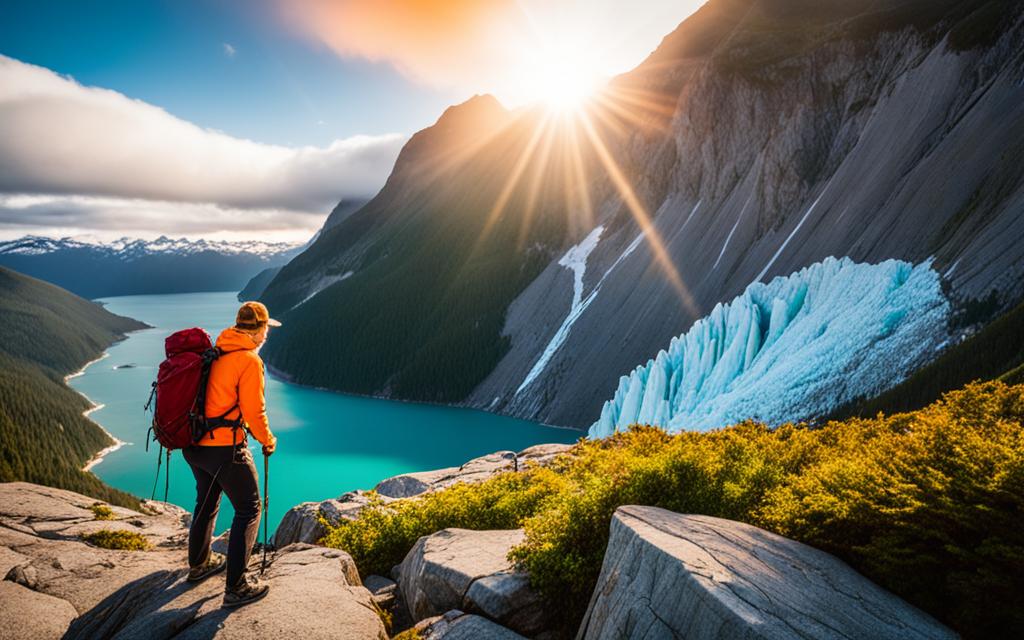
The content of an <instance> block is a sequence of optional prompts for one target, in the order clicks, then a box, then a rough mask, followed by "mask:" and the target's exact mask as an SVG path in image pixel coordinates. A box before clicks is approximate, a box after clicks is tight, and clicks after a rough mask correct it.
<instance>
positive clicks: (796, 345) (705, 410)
mask: <svg viewBox="0 0 1024 640" xmlns="http://www.w3.org/2000/svg"><path fill="white" fill-rule="evenodd" d="M949 311H950V307H949V303H948V301H947V300H946V298H945V296H944V295H943V294H942V290H941V288H940V282H939V274H938V273H937V272H936V271H935V270H933V269H932V266H931V261H930V260H929V261H927V262H925V263H922V264H919V265H917V266H913V265H911V264H909V263H907V262H902V261H898V260H887V261H885V262H882V263H880V264H863V263H855V262H853V261H852V260H851V259H849V258H842V259H836V258H833V257H829V258H826V259H825V260H823V261H822V262H819V263H815V264H813V265H811V266H809V267H806V268H804V269H801V270H800V271H798V272H796V273H793V274H791V275H790V276H787V277H782V276H779V277H776V278H774V279H773V280H772V281H771V282H769V283H767V284H764V283H761V282H754V283H753V284H751V285H749V286H748V287H747V289H746V290H745V291H744V292H743V293H742V294H741V295H739V296H737V297H736V298H735V299H733V300H732V301H731V302H729V303H728V304H721V303H719V304H718V305H716V306H715V308H714V309H713V310H712V311H711V313H710V314H709V315H707V316H705V317H704V318H701V319H700V320H698V321H697V322H695V323H694V324H693V326H692V327H691V328H690V330H689V331H687V332H686V333H684V334H683V335H681V336H678V337H676V338H673V339H672V341H671V343H670V344H669V347H668V350H667V351H666V350H663V351H661V352H660V353H658V355H657V356H656V357H655V358H654V359H653V360H649V361H648V362H647V364H646V365H644V366H639V367H637V368H636V369H635V370H634V371H633V372H632V373H631V374H630V375H628V376H623V377H622V378H620V380H619V386H618V389H617V390H616V392H615V396H614V398H612V399H611V400H609V401H608V402H606V403H605V404H604V407H603V408H602V410H601V416H600V418H599V419H598V420H597V422H595V423H594V424H593V426H591V428H590V433H589V435H590V437H603V436H607V435H609V434H611V433H614V432H615V431H617V430H620V429H623V428H625V427H627V426H628V425H630V424H634V423H642V424H653V425H658V426H661V427H665V428H666V429H668V430H669V431H680V430H699V431H703V430H707V429H712V428H715V427H721V426H725V425H728V424H731V423H734V422H737V421H740V420H743V419H746V418H754V419H757V420H761V421H764V422H767V423H769V424H779V423H782V422H785V421H787V420H798V419H802V418H807V417H813V416H818V415H822V414H824V413H826V412H828V411H829V410H831V409H833V408H835V407H836V406H838V405H841V404H843V403H845V402H847V401H849V400H852V399H853V398H855V397H857V396H859V395H863V394H872V393H877V392H879V391H882V390H884V389H886V388H888V387H891V386H892V385H894V384H896V383H898V382H899V381H900V380H902V379H903V378H904V377H905V376H906V374H907V372H909V371H912V370H913V369H914V367H915V366H917V365H919V364H921V363H922V362H923V361H926V360H928V359H930V358H931V357H932V356H933V355H934V353H935V351H936V350H937V349H938V348H939V347H940V345H942V344H943V343H944V341H945V339H946V320H947V317H948V315H949Z"/></svg>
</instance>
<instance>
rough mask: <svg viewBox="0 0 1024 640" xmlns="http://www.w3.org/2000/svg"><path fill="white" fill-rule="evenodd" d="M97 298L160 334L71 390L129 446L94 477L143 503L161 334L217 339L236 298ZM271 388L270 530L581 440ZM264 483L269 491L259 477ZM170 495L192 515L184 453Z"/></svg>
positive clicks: (120, 350) (277, 384) (136, 337)
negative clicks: (428, 478)
mask: <svg viewBox="0 0 1024 640" xmlns="http://www.w3.org/2000/svg"><path fill="white" fill-rule="evenodd" d="M100 302H102V303H103V304H104V305H106V307H107V309H109V310H110V311H112V312H114V313H117V314H120V315H124V316H129V317H132V318H137V319H139V320H142V321H143V322H146V323H147V324H150V325H152V326H153V327H155V328H153V329H146V330H143V331H137V332H134V333H132V334H130V335H129V337H128V339H127V340H124V341H122V342H120V343H118V344H116V345H114V346H112V347H111V348H110V349H109V350H108V352H107V357H105V358H103V359H102V360H99V361H97V362H94V363H92V364H90V365H89V366H88V367H87V368H86V369H85V372H84V373H83V374H82V375H79V376H77V377H74V378H72V379H71V380H69V384H70V385H71V386H72V387H73V388H74V389H76V390H78V391H79V392H81V393H83V394H85V395H86V396H88V397H89V399H90V400H92V401H93V402H94V403H96V404H99V405H103V406H102V408H100V409H97V410H95V411H93V412H92V413H91V414H90V416H89V417H90V418H92V419H93V420H95V421H96V422H98V423H99V424H101V425H102V426H103V428H105V429H106V430H107V431H109V432H110V433H111V434H112V435H113V436H114V437H116V438H118V439H119V440H123V441H125V442H126V443H128V444H126V445H125V446H123V447H121V448H120V449H118V450H116V451H114V452H112V453H110V454H108V455H107V456H106V457H105V458H104V459H103V461H102V462H100V463H99V464H98V465H96V466H95V467H93V469H92V471H93V472H94V473H95V474H96V475H97V476H99V477H100V478H102V479H103V480H104V481H105V482H107V483H108V484H110V485H112V486H114V487H117V488H118V489H123V490H125V491H129V492H131V493H133V494H135V495H138V496H142V497H146V498H148V497H150V494H151V492H152V490H153V486H154V478H155V474H156V459H157V452H156V449H155V448H154V447H153V446H152V445H151V446H150V449H149V451H148V452H146V451H145V436H146V430H147V428H148V427H149V422H150V417H149V415H148V414H146V413H144V412H143V405H144V404H145V403H146V399H147V397H148V395H149V390H150V383H151V382H152V381H153V380H154V379H155V377H156V368H157V366H158V365H159V363H160V361H161V360H162V359H163V357H164V352H163V341H164V338H165V337H167V336H168V335H169V334H171V333H173V332H174V331H176V330H178V329H184V328H187V327H192V326H199V327H202V328H204V329H206V330H207V332H208V333H210V335H211V337H212V338H214V339H216V336H217V334H218V333H220V331H221V329H223V328H224V327H225V326H228V325H230V324H231V323H232V322H233V321H234V316H235V311H236V309H237V307H238V302H237V300H236V299H235V294H234V293H231V292H223V293H185V294H174V295H147V296H122V297H115V298H104V299H102V300H100ZM273 339H274V336H273V331H271V335H270V340H273ZM125 365H129V366H125ZM266 392H267V413H268V415H269V417H270V426H271V429H272V430H273V431H274V433H275V434H276V435H277V437H278V449H277V452H276V453H275V454H274V455H273V456H272V457H271V458H270V478H271V486H270V498H271V499H270V509H269V513H270V526H271V530H273V528H274V527H276V526H277V524H278V523H279V522H280V520H281V517H282V516H283V515H284V512H285V511H287V510H288V509H289V508H290V507H292V506H294V505H296V504H298V503H300V502H305V501H308V500H325V499H327V498H333V497H337V496H338V495H340V494H342V493H344V492H346V491H351V490H353V489H370V488H373V486H374V485H375V484H377V482H379V481H380V480H382V479H384V478H387V477H389V476H393V475H397V474H401V473H409V472H412V471H423V470H426V469H436V468H441V467H450V466H458V465H460V464H462V463H463V462H465V461H466V460H469V459H470V458H474V457H476V456H480V455H484V454H486V453H490V452H492V451H498V450H502V449H511V450H520V449H523V448H525V447H528V446H530V445H533V444H539V443H542V442H575V440H576V439H577V438H579V437H580V436H581V435H583V432H581V431H572V430H567V429H556V428H552V427H545V426H542V425H538V424H535V423H532V422H527V421H524V420H516V419H514V418H507V417H504V416H498V415H494V414H490V413H485V412H483V411H474V410H470V409H456V408H451V407H440V406H432V405H423V404H412V403H403V402H393V401H389V400H376V399H372V398H361V397H356V396H348V395H344V394H339V393H332V392H329V391H319V390H316V389H309V388H305V387H299V386H296V385H293V384H288V383H286V382H284V381H282V380H280V379H278V378H275V377H274V376H273V375H268V377H267V389H266ZM250 447H251V448H252V450H253V453H254V457H255V459H256V461H257V467H258V468H259V472H260V474H261V476H262V473H263V468H262V456H261V455H260V452H259V444H258V443H256V442H255V440H254V439H252V438H250ZM260 482H261V486H262V482H263V479H262V477H261V478H260ZM157 484H158V487H157V498H158V499H162V498H163V490H164V478H163V471H161V477H160V479H159V482H158V483H157ZM168 499H169V501H170V502H173V503H175V504H178V505H180V506H182V507H185V508H187V509H190V510H191V509H192V508H193V507H194V501H195V480H194V479H193V477H192V473H191V471H190V470H189V467H188V465H187V464H186V463H185V461H184V460H183V459H182V457H181V454H180V453H175V454H174V455H172V457H171V477H170V493H169V495H168ZM231 516H232V511H231V506H230V503H229V502H228V501H227V499H226V498H224V499H223V500H222V502H221V512H220V515H219V517H218V523H217V531H221V530H223V529H225V528H227V527H228V526H229V525H230V523H231ZM261 534H262V531H261Z"/></svg>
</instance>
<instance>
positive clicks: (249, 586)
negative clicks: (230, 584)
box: [221, 575, 270, 607]
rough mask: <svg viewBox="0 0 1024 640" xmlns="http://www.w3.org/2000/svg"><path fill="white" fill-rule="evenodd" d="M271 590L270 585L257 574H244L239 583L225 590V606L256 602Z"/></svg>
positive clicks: (238, 605)
mask: <svg viewBox="0 0 1024 640" xmlns="http://www.w3.org/2000/svg"><path fill="white" fill-rule="evenodd" d="M269 591H270V585H269V584H266V583H264V582H262V581H261V580H260V579H259V578H257V577H255V576H250V575H246V576H242V579H241V580H240V581H239V583H238V584H237V585H236V586H235V587H234V588H232V589H228V590H226V591H225V592H224V604H222V605H221V606H223V607H240V606H242V605H243V604H249V603H250V602H256V601H257V600H259V599H260V598H262V597H263V596H265V595H267V592H269Z"/></svg>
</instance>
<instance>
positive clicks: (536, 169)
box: [516, 127, 561, 248]
mask: <svg viewBox="0 0 1024 640" xmlns="http://www.w3.org/2000/svg"><path fill="white" fill-rule="evenodd" d="M560 133H561V131H560V128H557V127H556V129H555V130H551V131H548V132H547V133H546V134H545V135H542V138H543V145H542V146H541V148H540V152H539V153H538V154H537V161H536V162H535V163H534V166H533V175H532V176H531V179H530V186H529V189H528V191H527V193H526V206H525V207H524V211H523V219H522V221H521V222H520V224H519V237H518V238H517V239H516V246H517V247H520V248H522V246H523V245H524V244H525V242H526V237H527V235H528V234H529V232H530V227H531V225H532V224H533V219H534V217H535V214H536V209H537V199H538V197H539V196H540V191H541V185H542V183H543V182H544V180H545V177H546V176H545V170H546V169H547V166H548V161H549V160H550V158H551V147H552V145H553V144H554V140H555V136H556V135H558V134H560Z"/></svg>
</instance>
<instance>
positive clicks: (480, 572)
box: [398, 529, 549, 636]
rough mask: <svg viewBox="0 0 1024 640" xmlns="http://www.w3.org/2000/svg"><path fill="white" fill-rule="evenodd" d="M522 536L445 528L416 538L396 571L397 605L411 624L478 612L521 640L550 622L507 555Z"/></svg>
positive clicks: (516, 532)
mask: <svg viewBox="0 0 1024 640" xmlns="http://www.w3.org/2000/svg"><path fill="white" fill-rule="evenodd" d="M523 535H524V534H523V531H522V530H521V529H515V530H510V531H471V530H468V529H445V530H443V531H439V532H437V533H435V534H432V535H429V536H424V537H422V538H420V539H419V540H418V541H417V542H416V545H415V546H414V547H413V548H412V549H411V550H410V551H409V553H408V554H406V556H405V560H403V561H402V564H401V566H400V568H399V581H398V584H399V590H400V592H401V601H402V603H403V605H404V606H405V607H406V609H407V612H408V614H409V617H410V619H411V620H423V619H425V618H429V617H431V616H436V615H440V614H442V613H444V612H446V611H450V610H453V609H458V610H464V611H469V612H472V613H479V614H481V615H484V616H486V617H487V618H490V619H491V620H494V621H495V622H498V623H499V624H501V625H503V626H506V627H508V628H510V629H513V630H515V631H517V632H519V633H522V634H525V635H530V636H533V635H537V634H538V633H541V632H542V631H544V630H545V628H546V627H547V626H549V625H548V623H549V617H548V610H549V608H548V607H546V606H545V602H544V601H543V600H542V599H541V598H540V597H539V596H538V595H537V594H536V593H535V592H534V591H533V590H532V589H530V582H529V577H528V576H527V575H526V574H525V573H521V572H516V571H514V570H513V568H512V566H511V563H510V562H509V561H508V552H509V550H510V549H511V548H512V547H513V546H515V545H517V544H519V543H520V542H522V540H523Z"/></svg>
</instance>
